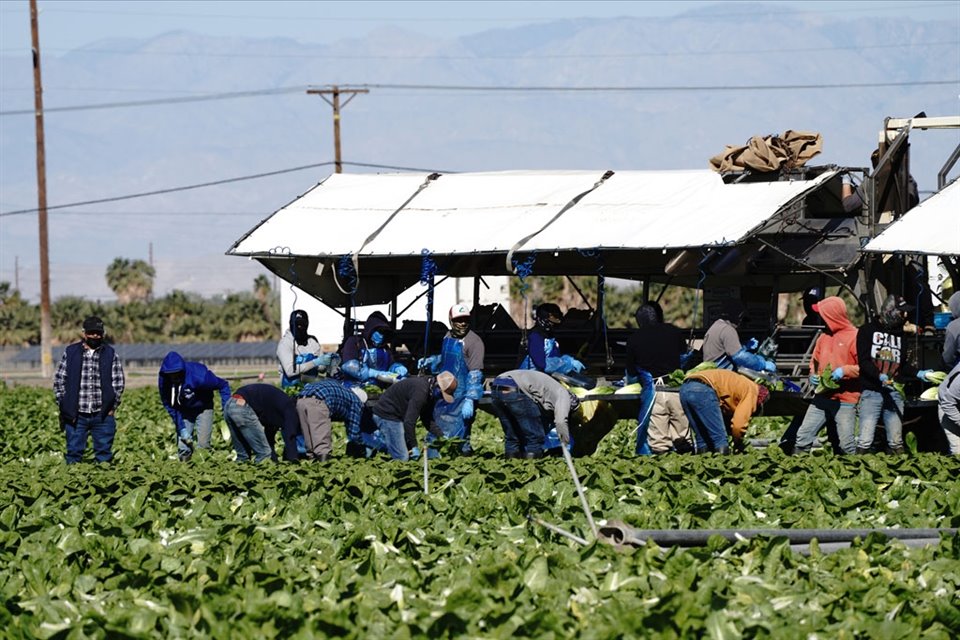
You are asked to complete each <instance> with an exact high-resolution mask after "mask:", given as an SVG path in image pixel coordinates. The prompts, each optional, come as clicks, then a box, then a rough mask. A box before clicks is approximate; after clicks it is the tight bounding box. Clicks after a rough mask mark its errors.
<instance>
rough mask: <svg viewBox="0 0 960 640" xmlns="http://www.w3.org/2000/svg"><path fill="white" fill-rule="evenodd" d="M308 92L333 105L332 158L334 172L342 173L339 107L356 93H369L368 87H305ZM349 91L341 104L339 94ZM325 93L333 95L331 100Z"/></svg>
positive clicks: (345, 104)
mask: <svg viewBox="0 0 960 640" xmlns="http://www.w3.org/2000/svg"><path fill="white" fill-rule="evenodd" d="M307 93H308V94H313V95H318V96H320V97H321V98H323V101H324V102H326V103H327V104H328V105H330V106H331V107H333V158H334V163H335V165H334V166H335V167H336V168H335V170H334V171H335V173H343V166H342V165H341V163H340V109H341V108H342V107H345V106H347V105H348V104H350V101H351V100H353V99H354V98H356V97H357V94H358V93H370V91H369V90H368V89H341V88H340V87H339V86H338V85H331V87H330V88H329V89H307ZM341 93H349V94H350V97H349V98H347V100H346V101H345V102H344V103H343V104H342V105H341V104H340V94H341ZM327 94H330V95H331V96H333V100H328V99H327Z"/></svg>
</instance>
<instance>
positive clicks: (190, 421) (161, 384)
mask: <svg viewBox="0 0 960 640" xmlns="http://www.w3.org/2000/svg"><path fill="white" fill-rule="evenodd" d="M157 386H158V388H159V390H160V401H161V402H162V403H163V408H164V409H166V410H167V413H169V414H170V418H171V419H172V420H173V425H174V427H175V428H176V430H177V456H178V457H179V458H180V460H181V461H183V462H186V461H187V460H189V459H190V458H191V457H192V456H193V443H194V440H196V442H197V446H198V447H199V448H200V449H209V448H210V434H211V433H212V432H213V392H214V391H217V392H219V394H220V407H221V409H222V408H224V407H226V405H227V401H228V400H229V399H230V383H229V382H227V381H226V380H224V379H223V378H219V377H217V376H216V375H214V373H213V372H212V371H210V369H208V368H207V367H206V365H204V364H202V363H200V362H188V361H186V360H184V359H183V356H181V355H180V354H179V353H177V352H176V351H171V352H170V353H168V354H167V355H166V356H165V357H164V358H163V363H162V364H161V365H160V375H159V376H158V378H157Z"/></svg>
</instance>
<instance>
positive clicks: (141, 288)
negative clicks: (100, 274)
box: [106, 258, 156, 304]
mask: <svg viewBox="0 0 960 640" xmlns="http://www.w3.org/2000/svg"><path fill="white" fill-rule="evenodd" d="M155 275H156V271H155V270H154V268H153V267H151V266H150V265H149V264H147V263H146V262H144V261H143V260H131V259H129V258H114V260H113V262H111V263H110V266H109V267H107V273H106V276H107V286H108V287H110V289H111V290H112V291H113V293H114V294H116V296H117V301H118V302H119V303H120V304H127V303H128V302H131V301H132V300H144V301H145V300H149V299H150V298H151V297H152V296H153V278H154V276H155Z"/></svg>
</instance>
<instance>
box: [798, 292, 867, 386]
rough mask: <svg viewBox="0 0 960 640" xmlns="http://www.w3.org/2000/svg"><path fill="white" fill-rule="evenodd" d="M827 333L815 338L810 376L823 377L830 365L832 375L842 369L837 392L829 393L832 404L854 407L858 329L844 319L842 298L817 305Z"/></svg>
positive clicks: (830, 298)
mask: <svg viewBox="0 0 960 640" xmlns="http://www.w3.org/2000/svg"><path fill="white" fill-rule="evenodd" d="M817 309H818V311H819V313H820V317H821V318H823V322H824V324H826V326H827V332H826V333H824V334H823V335H821V336H820V337H819V338H817V344H816V345H815V346H814V347H813V358H812V359H811V360H810V374H811V375H818V376H821V375H823V370H824V369H825V368H826V367H827V366H828V365H829V366H830V369H831V371H833V370H835V369H836V368H837V367H843V378H841V379H840V381H839V385H840V388H839V389H836V390H834V391H832V392H831V393H830V396H829V397H830V398H831V399H832V400H839V401H840V402H848V403H855V402H857V400H859V399H860V386H859V379H860V365H859V363H858V360H857V328H856V327H855V326H853V323H851V322H850V318H848V317H847V304H846V303H845V302H844V301H843V299H842V298H838V297H837V296H831V297H829V298H824V299H823V300H821V301H820V302H818V303H817Z"/></svg>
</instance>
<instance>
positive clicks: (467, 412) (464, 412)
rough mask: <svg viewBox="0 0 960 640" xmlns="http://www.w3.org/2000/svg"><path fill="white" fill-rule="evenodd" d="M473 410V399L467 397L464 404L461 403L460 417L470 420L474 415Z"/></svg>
mask: <svg viewBox="0 0 960 640" xmlns="http://www.w3.org/2000/svg"><path fill="white" fill-rule="evenodd" d="M473 411H474V409H473V399H471V398H465V399H464V401H463V404H461V405H460V417H461V418H463V419H464V420H469V419H470V418H472V417H473Z"/></svg>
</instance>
